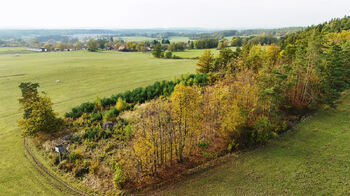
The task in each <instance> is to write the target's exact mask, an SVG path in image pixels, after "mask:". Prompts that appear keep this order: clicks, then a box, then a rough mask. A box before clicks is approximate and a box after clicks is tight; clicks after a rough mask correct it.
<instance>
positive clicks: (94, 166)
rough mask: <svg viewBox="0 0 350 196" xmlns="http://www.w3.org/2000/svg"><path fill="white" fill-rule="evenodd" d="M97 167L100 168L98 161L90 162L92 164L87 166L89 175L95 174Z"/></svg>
mask: <svg viewBox="0 0 350 196" xmlns="http://www.w3.org/2000/svg"><path fill="white" fill-rule="evenodd" d="M99 167H100V162H99V161H95V162H92V164H91V165H90V166H89V173H90V174H96V172H97V170H98V168H99Z"/></svg>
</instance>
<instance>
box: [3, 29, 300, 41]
mask: <svg viewBox="0 0 350 196" xmlns="http://www.w3.org/2000/svg"><path fill="white" fill-rule="evenodd" d="M301 29H302V28H301V27H289V28H280V29H247V30H225V31H209V30H195V29H126V30H107V29H70V30H69V29H67V30H64V29H62V30H53V29H52V30H47V29H46V30H45V29H33V30H0V39H4V40H9V39H19V38H21V39H24V38H25V39H37V40H39V39H40V40H41V41H43V42H46V41H48V40H50V39H53V40H55V41H61V40H63V39H67V37H70V36H72V35H99V36H107V37H110V36H115V37H128V36H145V37H150V38H155V39H168V38H170V37H177V36H180V37H188V38H189V39H191V40H198V39H205V38H216V39H222V38H224V37H228V36H251V35H259V34H263V33H265V34H268V35H273V36H283V35H285V34H287V33H290V32H296V31H299V30H301Z"/></svg>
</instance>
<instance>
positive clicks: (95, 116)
mask: <svg viewBox="0 0 350 196" xmlns="http://www.w3.org/2000/svg"><path fill="white" fill-rule="evenodd" d="M90 120H91V122H95V121H100V120H102V114H101V113H100V112H98V113H92V114H91V117H90Z"/></svg>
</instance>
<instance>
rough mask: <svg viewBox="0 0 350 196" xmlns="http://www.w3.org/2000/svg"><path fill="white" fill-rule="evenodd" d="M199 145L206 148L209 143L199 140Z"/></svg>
mask: <svg viewBox="0 0 350 196" xmlns="http://www.w3.org/2000/svg"><path fill="white" fill-rule="evenodd" d="M199 147H201V148H205V149H207V148H209V145H208V144H207V143H206V142H201V143H199Z"/></svg>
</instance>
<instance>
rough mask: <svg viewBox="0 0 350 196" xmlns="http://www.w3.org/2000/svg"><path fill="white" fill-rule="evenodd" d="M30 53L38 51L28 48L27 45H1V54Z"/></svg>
mask: <svg viewBox="0 0 350 196" xmlns="http://www.w3.org/2000/svg"><path fill="white" fill-rule="evenodd" d="M28 53H36V52H33V51H29V50H27V48H26V47H0V55H3V54H14V55H15V54H28Z"/></svg>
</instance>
